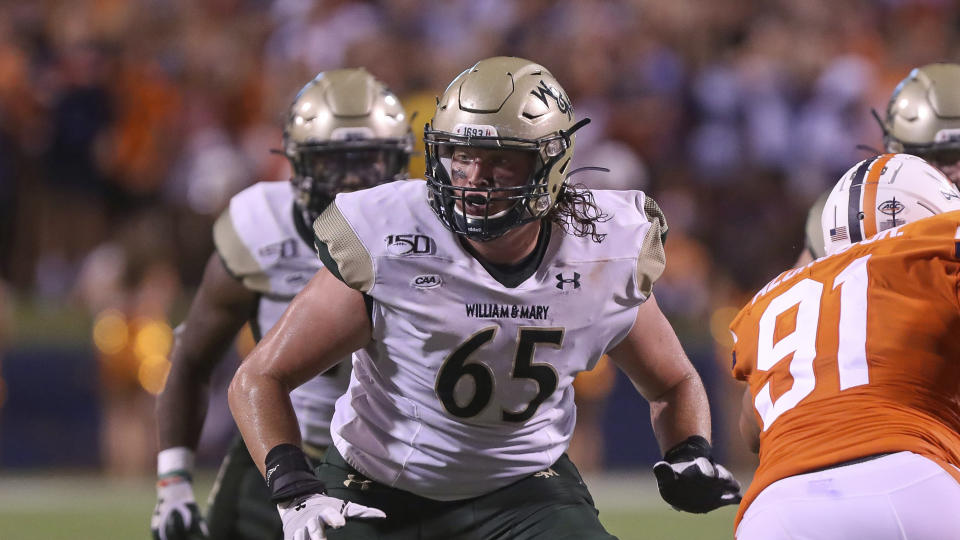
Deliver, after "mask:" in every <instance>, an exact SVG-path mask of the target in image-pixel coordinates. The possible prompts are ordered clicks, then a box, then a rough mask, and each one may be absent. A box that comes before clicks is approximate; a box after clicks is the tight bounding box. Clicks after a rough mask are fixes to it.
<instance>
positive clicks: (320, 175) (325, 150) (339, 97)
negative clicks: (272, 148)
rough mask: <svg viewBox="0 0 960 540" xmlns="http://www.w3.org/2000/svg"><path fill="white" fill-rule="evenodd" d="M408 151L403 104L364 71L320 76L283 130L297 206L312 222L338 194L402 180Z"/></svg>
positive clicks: (295, 105)
mask: <svg viewBox="0 0 960 540" xmlns="http://www.w3.org/2000/svg"><path fill="white" fill-rule="evenodd" d="M412 150H413V133H412V132H411V130H410V125H409V122H408V119H407V116H406V113H405V112H404V110H403V105H401V104H400V100H399V99H397V96H395V95H394V94H393V92H391V91H390V90H389V89H387V87H386V86H385V85H384V84H383V83H382V82H380V81H379V80H377V79H376V78H374V77H373V76H372V75H370V73H368V72H367V71H366V70H365V69H363V68H352V69H338V70H333V71H325V72H322V73H320V74H318V75H317V76H316V77H315V78H314V79H313V80H312V81H310V82H309V83H307V85H306V86H304V87H303V89H301V90H300V92H299V93H298V94H297V97H296V98H295V99H294V101H293V104H291V105H290V109H289V113H288V114H287V120H286V122H285V123H284V127H283V153H284V155H286V157H287V159H288V160H290V164H291V166H292V167H293V178H292V182H293V185H294V188H295V189H296V192H297V205H298V207H299V208H300V210H301V211H302V212H303V213H304V215H305V217H306V218H307V219H309V220H310V222H311V223H312V221H313V220H314V219H316V217H317V216H319V215H320V212H322V211H323V209H324V208H326V206H327V205H328V204H330V201H332V200H333V198H334V197H335V196H336V194H337V193H339V192H341V191H353V190H357V189H363V188H367V187H371V186H374V185H376V184H380V183H383V182H388V181H392V180H402V179H404V178H406V177H407V165H408V163H409V161H410V153H411V151H412Z"/></svg>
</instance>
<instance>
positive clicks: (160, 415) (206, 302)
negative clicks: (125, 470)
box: [150, 254, 256, 540]
mask: <svg viewBox="0 0 960 540" xmlns="http://www.w3.org/2000/svg"><path fill="white" fill-rule="evenodd" d="M255 303H256V295H255V294H254V293H252V292H250V291H249V290H248V289H247V288H245V287H244V286H243V285H242V284H241V283H240V282H239V281H238V280H236V279H234V278H233V277H232V276H231V275H230V274H229V273H227V270H226V268H225V267H224V265H223V262H222V261H221V260H220V257H219V256H218V255H216V254H214V255H211V256H210V260H209V261H208V262H207V267H206V270H205V271H204V275H203V281H202V282H201V284H200V289H199V290H198V292H197V296H196V298H195V299H194V301H193V303H192V305H191V306H190V312H189V314H188V315H187V320H186V321H184V323H183V324H182V325H181V326H180V328H179V329H178V330H177V332H176V338H175V340H174V344H173V351H172V352H171V355H170V362H171V367H170V374H169V376H168V378H167V383H166V386H165V387H164V390H163V392H162V393H161V394H160V396H159V397H158V398H157V437H158V441H159V447H160V449H161V451H160V453H159V454H158V456H157V474H158V477H159V480H158V482H157V507H156V509H155V511H154V513H153V516H152V517H151V524H150V528H151V529H152V530H153V533H154V535H157V536H159V537H160V538H163V539H166V540H179V539H185V538H191V539H195V538H206V536H207V526H206V523H204V520H203V518H202V517H201V516H200V512H199V509H198V507H197V505H196V502H195V500H194V495H193V489H192V487H191V473H192V468H193V451H194V449H195V448H196V447H197V441H198V440H199V438H200V431H201V429H202V428H203V421H204V418H205V417H206V415H207V401H208V390H209V386H210V373H211V372H212V371H213V368H214V367H215V366H216V365H217V364H218V363H219V362H220V361H221V359H222V358H223V355H224V352H226V350H227V347H229V345H230V343H231V342H232V341H233V338H234V336H235V335H236V334H237V331H238V330H239V329H240V327H241V326H242V325H243V323H244V321H245V320H246V318H247V315H248V314H249V313H251V312H252V311H253V307H254V305H255Z"/></svg>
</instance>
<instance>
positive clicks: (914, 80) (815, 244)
mask: <svg viewBox="0 0 960 540" xmlns="http://www.w3.org/2000/svg"><path fill="white" fill-rule="evenodd" d="M874 116H876V118H877V121H878V122H879V124H880V129H881V130H883V146H884V149H885V151H886V152H887V153H891V154H897V153H901V154H912V155H914V156H919V157H921V158H923V159H924V160H925V161H926V162H927V163H929V164H931V165H933V166H934V167H936V168H938V169H940V171H941V172H943V174H944V175H945V176H946V177H947V178H949V179H950V181H951V182H953V183H954V184H956V185H957V186H960V65H958V64H951V63H946V62H943V63H936V64H927V65H925V66H920V67H918V68H914V69H913V70H911V71H910V74H909V75H907V77H906V78H905V79H903V80H902V81H900V83H899V84H898V85H897V87H896V89H894V91H893V94H892V95H891V96H890V101H889V102H888V103H887V110H886V114H885V115H884V118H883V119H881V118H880V117H879V115H877V114H876V113H874ZM831 189H832V188H831ZM829 194H830V190H827V192H826V193H824V194H823V195H821V196H820V198H818V199H817V201H816V202H815V203H813V206H812V207H811V208H810V212H809V213H808V214H807V222H806V227H805V230H804V248H803V251H802V252H801V253H800V256H799V258H797V262H796V263H794V268H799V267H801V266H806V264H807V263H808V262H810V261H812V260H814V259H819V258H820V257H823V256H824V255H825V249H824V238H823V229H821V227H820V215H821V214H822V213H823V207H824V204H825V203H826V201H827V196H828V195H829Z"/></svg>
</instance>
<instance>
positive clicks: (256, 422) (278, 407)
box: [227, 364, 300, 474]
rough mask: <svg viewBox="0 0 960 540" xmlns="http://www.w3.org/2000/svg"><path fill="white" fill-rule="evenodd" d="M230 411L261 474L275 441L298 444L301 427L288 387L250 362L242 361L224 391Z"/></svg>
mask: <svg viewBox="0 0 960 540" xmlns="http://www.w3.org/2000/svg"><path fill="white" fill-rule="evenodd" d="M227 399H228V402H229V404H230V412H231V413H233V418H234V420H235V421H236V423H237V427H238V428H240V434H241V435H242V436H243V440H244V442H245V443H246V445H247V449H248V450H249V451H250V457H252V458H253V462H254V463H256V465H257V468H258V469H260V474H264V472H265V471H264V462H265V459H266V456H267V452H269V451H270V450H271V449H272V448H273V447H275V446H277V445H278V444H283V443H290V444H296V445H299V444H300V429H299V426H298V424H297V418H296V415H295V414H294V411H293V405H292V404H291V403H290V389H289V388H288V387H287V386H286V385H285V384H283V383H282V382H280V380H278V379H276V378H274V377H271V376H269V375H267V374H264V373H262V372H257V371H256V370H255V369H253V368H252V367H251V366H250V365H249V364H243V365H241V367H240V369H238V370H237V374H236V375H235V376H234V378H233V381H232V382H231V383H230V388H229V391H228V393H227Z"/></svg>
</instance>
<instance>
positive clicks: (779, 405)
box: [731, 154, 960, 540]
mask: <svg viewBox="0 0 960 540" xmlns="http://www.w3.org/2000/svg"><path fill="white" fill-rule="evenodd" d="M822 226H823V229H824V238H825V239H826V241H827V242H826V251H827V255H828V256H827V257H824V258H822V259H818V260H816V261H814V262H811V263H809V264H807V265H806V266H803V267H800V268H796V269H793V270H789V271H787V272H784V273H783V274H781V275H780V276H779V277H777V278H776V279H774V280H773V281H771V282H770V283H769V284H768V285H766V286H765V287H764V288H763V289H761V290H760V292H758V293H757V294H756V296H754V297H753V300H751V301H750V303H749V304H748V305H747V306H746V307H744V308H743V310H742V311H741V312H740V314H739V315H738V316H737V318H736V319H735V320H734V322H733V324H732V325H731V331H732V332H733V334H734V341H735V344H734V365H733V375H734V377H736V378H737V379H740V380H744V381H747V382H748V383H749V387H748V388H747V392H746V393H745V395H744V407H743V413H742V416H741V419H740V428H741V431H742V432H743V434H744V436H745V437H746V438H747V439H748V441H749V442H750V443H751V444H752V445H753V447H754V450H759V453H760V466H759V467H758V469H757V471H756V475H755V476H754V479H753V483H752V484H751V486H750V489H749V490H748V491H747V494H746V495H745V496H744V498H743V502H742V503H741V505H740V511H739V513H738V514H737V520H736V535H737V539H738V540H756V539H763V540H777V539H786V538H816V539H818V540H829V539H850V538H870V539H872V540H884V539H898V540H900V539H947V538H960V511H958V510H960V469H958V468H957V466H960V191H958V190H957V187H956V186H954V185H953V184H952V183H951V182H950V181H949V180H948V179H947V178H946V177H945V176H944V175H943V173H941V172H940V171H938V170H937V169H935V168H934V167H932V166H931V165H929V164H927V163H926V162H925V161H923V160H922V159H920V158H918V157H916V156H911V155H906V154H884V155H879V156H874V157H872V158H869V159H867V160H864V161H862V162H860V163H858V164H857V165H856V166H854V167H853V168H852V169H850V170H849V171H848V172H847V173H846V174H845V175H844V176H843V177H842V178H841V179H840V182H839V183H837V185H836V187H834V189H833V191H832V192H831V193H830V196H829V198H828V199H827V203H826V205H825V208H824V211H823V217H822Z"/></svg>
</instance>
